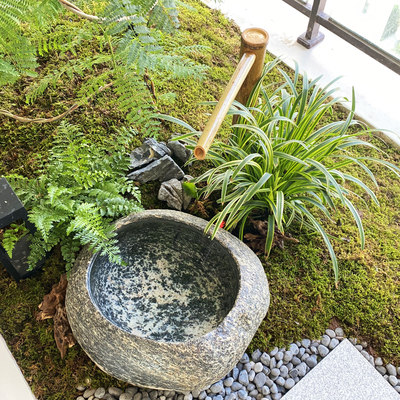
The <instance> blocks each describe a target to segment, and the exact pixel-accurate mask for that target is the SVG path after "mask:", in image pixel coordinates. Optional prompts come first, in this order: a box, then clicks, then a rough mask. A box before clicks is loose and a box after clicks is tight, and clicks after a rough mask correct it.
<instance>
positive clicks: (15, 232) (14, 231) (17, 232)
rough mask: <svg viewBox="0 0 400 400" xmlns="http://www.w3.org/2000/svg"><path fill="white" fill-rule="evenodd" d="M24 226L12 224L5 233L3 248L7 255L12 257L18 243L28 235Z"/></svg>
mask: <svg viewBox="0 0 400 400" xmlns="http://www.w3.org/2000/svg"><path fill="white" fill-rule="evenodd" d="M28 232H29V231H28V229H27V228H26V227H25V225H24V224H11V225H10V226H9V227H8V228H7V229H6V230H5V231H4V233H3V240H2V246H3V248H4V250H5V251H6V252H7V254H8V255H9V256H10V258H11V257H12V252H13V249H14V246H15V244H16V243H17V241H18V240H19V239H20V238H22V237H23V236H25V235H26V234H27V233H28Z"/></svg>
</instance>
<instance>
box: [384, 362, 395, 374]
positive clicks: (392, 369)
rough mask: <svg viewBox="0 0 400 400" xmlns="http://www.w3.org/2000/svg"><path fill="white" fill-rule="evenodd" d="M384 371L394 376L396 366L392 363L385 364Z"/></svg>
mask: <svg viewBox="0 0 400 400" xmlns="http://www.w3.org/2000/svg"><path fill="white" fill-rule="evenodd" d="M386 371H387V373H388V374H389V375H394V376H396V374H397V370H396V367H395V366H394V365H393V364H386Z"/></svg>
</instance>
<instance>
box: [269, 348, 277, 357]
mask: <svg viewBox="0 0 400 400" xmlns="http://www.w3.org/2000/svg"><path fill="white" fill-rule="evenodd" d="M278 351H279V349H278V347H274V348H273V349H272V350H271V351H270V353H269V355H270V356H271V357H275V356H276V354H277V353H278Z"/></svg>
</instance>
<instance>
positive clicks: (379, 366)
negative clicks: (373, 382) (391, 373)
mask: <svg viewBox="0 0 400 400" xmlns="http://www.w3.org/2000/svg"><path fill="white" fill-rule="evenodd" d="M375 369H376V370H377V371H378V372H379V373H380V374H381V375H385V374H386V368H385V367H384V366H383V365H377V366H376V367H375Z"/></svg>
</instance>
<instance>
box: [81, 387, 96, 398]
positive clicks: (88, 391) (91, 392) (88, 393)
mask: <svg viewBox="0 0 400 400" xmlns="http://www.w3.org/2000/svg"><path fill="white" fill-rule="evenodd" d="M95 391H96V389H86V390H85V392H84V393H83V397H84V398H85V399H88V398H89V397H90V396H93V395H94V392H95Z"/></svg>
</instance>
